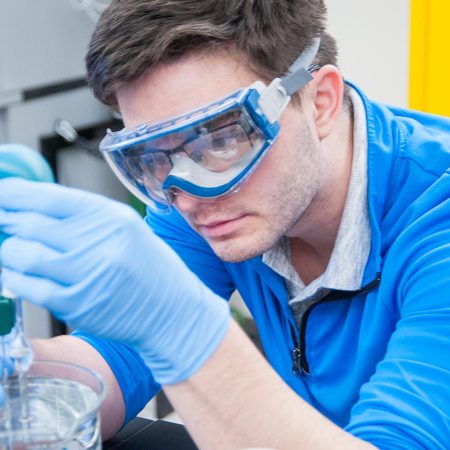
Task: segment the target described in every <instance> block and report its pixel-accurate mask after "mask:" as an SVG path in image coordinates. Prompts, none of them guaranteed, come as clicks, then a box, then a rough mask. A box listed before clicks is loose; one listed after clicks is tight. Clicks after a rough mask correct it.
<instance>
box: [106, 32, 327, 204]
mask: <svg viewBox="0 0 450 450" xmlns="http://www.w3.org/2000/svg"><path fill="white" fill-rule="evenodd" d="M319 45H320V39H319V38H315V39H313V41H312V43H311V45H310V46H309V47H308V48H306V49H305V50H304V52H303V53H302V54H301V55H300V56H299V57H298V58H297V60H296V61H295V62H294V63H293V64H292V66H291V67H290V68H289V69H288V73H287V74H286V75H285V76H284V77H282V78H275V79H274V80H273V81H272V82H271V83H270V84H269V85H268V86H266V85H265V84H264V83H263V82H262V81H256V82H255V83H253V84H252V85H251V86H249V87H247V88H245V89H244V88H243V89H239V90H238V91H236V92H233V93H232V94H230V95H228V96H227V97H225V98H222V99H220V100H218V101H216V102H213V103H211V104H208V105H204V106H202V107H200V108H197V109H195V110H193V111H190V112H188V113H186V114H182V115H180V116H177V117H175V118H170V119H168V120H165V121H162V122H158V123H149V124H143V125H139V126H137V127H134V128H131V129H128V128H125V129H123V130H121V131H117V132H111V131H108V133H107V135H106V137H105V138H104V139H103V140H102V142H101V143H100V150H101V151H102V152H103V154H104V156H105V159H106V161H107V162H108V164H109V165H110V167H111V169H112V170H113V171H114V173H115V174H116V175H117V177H118V178H119V179H120V181H121V182H122V183H123V184H124V185H125V186H126V187H127V188H128V189H129V190H130V191H131V192H132V193H133V194H134V195H136V196H137V197H138V198H139V199H140V200H142V201H143V202H144V203H146V204H147V205H149V206H150V207H151V208H153V209H155V210H156V211H158V212H160V213H167V212H170V205H171V203H172V202H173V200H174V196H175V195H177V193H179V192H187V193H188V194H190V195H193V196H196V197H200V198H202V200H203V201H204V200H205V199H207V200H216V199H219V198H223V196H224V195H228V194H231V193H233V192H236V191H237V190H238V189H239V186H240V184H241V183H242V182H243V181H244V180H245V179H246V178H247V177H248V176H249V175H250V174H251V173H252V172H253V171H254V170H255V169H256V167H257V166H258V165H259V163H260V162H261V161H262V160H263V158H264V156H265V155H266V154H267V152H268V150H269V149H270V148H271V146H272V144H273V143H274V142H275V140H276V139H277V137H278V135H279V132H280V123H279V119H280V117H281V114H282V113H283V111H284V109H285V108H286V106H287V105H288V103H289V101H290V98H291V95H292V94H294V93H295V92H297V91H298V90H300V89H301V88H302V87H303V86H305V85H306V84H307V83H308V82H309V81H310V80H312V78H313V77H312V75H311V72H313V71H314V70H317V69H318V68H320V67H319V66H317V65H315V64H314V65H312V62H313V59H314V57H315V56H316V53H317V51H318V49H319Z"/></svg>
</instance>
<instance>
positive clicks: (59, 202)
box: [0, 178, 104, 218]
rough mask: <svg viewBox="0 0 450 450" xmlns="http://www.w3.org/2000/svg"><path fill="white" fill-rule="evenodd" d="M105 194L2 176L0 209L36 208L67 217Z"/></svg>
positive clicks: (45, 212) (55, 215) (57, 216)
mask: <svg viewBox="0 0 450 450" xmlns="http://www.w3.org/2000/svg"><path fill="white" fill-rule="evenodd" d="M103 201H104V199H103V197H101V196H99V195H95V194H91V193H88V192H85V191H81V190H78V189H73V188H68V187H65V186H61V185H58V184H54V183H38V182H34V181H27V180H24V179H21V178H4V179H0V209H5V210H9V211H37V212H40V213H42V214H45V215H48V216H51V217H55V218H65V217H69V216H72V215H74V214H77V213H78V212H80V211H83V210H84V209H85V208H86V207H88V206H92V205H93V204H95V203H99V204H100V203H102V202H103Z"/></svg>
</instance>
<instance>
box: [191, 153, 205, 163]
mask: <svg viewBox="0 0 450 450" xmlns="http://www.w3.org/2000/svg"><path fill="white" fill-rule="evenodd" d="M190 156H191V159H192V160H193V161H195V162H197V163H199V162H202V161H203V160H204V159H205V155H204V153H203V152H198V151H197V152H192V153H191V154H190Z"/></svg>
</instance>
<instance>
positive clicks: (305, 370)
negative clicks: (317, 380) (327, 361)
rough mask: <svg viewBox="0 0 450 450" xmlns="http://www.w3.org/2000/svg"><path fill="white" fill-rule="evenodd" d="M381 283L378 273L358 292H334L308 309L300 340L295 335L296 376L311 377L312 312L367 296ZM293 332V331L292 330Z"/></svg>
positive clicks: (303, 321)
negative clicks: (308, 329) (309, 336)
mask: <svg viewBox="0 0 450 450" xmlns="http://www.w3.org/2000/svg"><path fill="white" fill-rule="evenodd" d="M380 281H381V273H379V272H378V273H377V274H376V277H375V279H374V280H372V281H370V282H369V283H367V284H366V285H365V286H363V287H362V288H361V289H358V290H356V291H337V290H332V291H331V292H329V293H328V294H327V295H326V296H325V297H323V298H322V299H320V300H318V301H317V302H315V303H313V304H311V305H310V306H308V307H307V309H306V310H305V312H304V313H303V317H302V318H301V323H300V334H299V339H298V341H297V339H296V337H295V336H296V333H293V337H294V349H293V350H292V371H293V372H294V374H296V375H302V374H304V375H310V373H311V372H310V367H309V363H308V360H307V358H306V326H307V322H308V317H309V316H310V314H311V311H312V310H313V309H314V308H315V307H316V306H318V305H322V304H324V303H330V302H334V301H339V300H346V299H349V298H352V297H356V296H358V295H361V294H366V293H368V292H370V291H371V290H373V289H375V288H376V287H377V286H378V285H379V284H380ZM291 331H292V332H293V330H291Z"/></svg>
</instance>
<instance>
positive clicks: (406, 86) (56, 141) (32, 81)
mask: <svg viewBox="0 0 450 450" xmlns="http://www.w3.org/2000/svg"><path fill="white" fill-rule="evenodd" d="M108 3H109V0H34V1H29V0H14V1H10V0H0V143H6V142H15V143H20V144H25V145H28V146H29V147H32V148H34V149H36V150H37V151H39V152H41V153H42V154H43V155H44V156H45V158H46V159H47V160H48V161H49V163H50V165H51V167H52V168H53V170H54V172H55V174H56V177H57V180H58V181H59V182H60V183H62V184H66V185H69V186H75V187H80V188H83V189H87V190H90V191H94V192H98V193H101V194H105V195H107V196H110V197H113V198H116V199H118V200H120V201H124V202H128V203H131V204H132V205H133V206H134V207H136V208H137V209H138V210H139V211H140V212H142V213H143V212H144V209H143V205H141V204H140V203H139V202H138V201H137V200H136V199H134V198H133V197H132V196H131V194H128V193H127V192H126V191H125V189H124V188H123V187H122V186H121V185H120V183H119V182H118V181H117V180H116V179H115V177H114V176H113V174H112V173H111V172H110V170H109V168H107V166H106V164H105V163H104V161H103V160H102V158H101V156H100V155H99V153H98V151H97V146H98V142H99V140H101V138H102V137H103V136H104V133H105V130H106V128H108V127H111V128H120V127H121V123H120V120H118V119H117V118H115V117H114V116H113V115H112V114H111V112H110V111H109V110H108V109H107V108H105V107H104V106H102V105H101V104H100V103H99V102H98V101H96V100H95V99H94V97H93V96H92V94H91V93H90V91H89V90H88V88H87V87H86V82H85V74H84V72H85V69H84V55H85V53H86V49H87V45H88V41H89V37H90V35H91V33H92V31H93V29H94V27H95V21H96V20H97V18H98V16H99V14H100V13H101V11H102V10H103V8H104V7H106V5H107V4H108ZM327 5H328V9H329V20H328V22H329V31H330V33H331V34H333V35H334V36H335V38H336V39H337V41H338V46H339V49H340V68H341V69H342V72H343V74H344V76H345V78H347V79H348V80H351V81H353V82H354V83H355V84H357V85H359V86H360V87H362V88H363V90H364V91H365V92H366V94H367V95H368V96H369V97H372V98H374V99H376V100H378V101H381V102H385V103H389V104H395V105H397V106H403V107H412V108H414V109H420V110H423V111H428V112H433V113H436V114H441V115H447V116H449V115H450V89H449V87H448V84H449V81H450V58H449V56H450V54H449V53H450V52H449V47H450V33H449V28H448V23H449V22H450V2H449V1H448V0H377V1H372V0H327ZM233 306H234V308H235V310H236V314H237V315H238V316H239V319H240V321H241V322H242V323H243V324H247V326H248V331H249V333H252V332H253V331H252V329H251V319H250V318H249V317H248V312H247V311H246V309H245V307H244V306H243V305H242V302H240V301H239V296H238V295H236V296H235V297H234V298H233ZM25 326H26V333H27V334H28V335H29V336H31V337H41V338H45V337H51V336H54V335H57V334H61V333H64V332H65V331H66V330H65V328H64V326H63V325H62V324H60V323H58V322H57V321H55V320H53V319H52V318H51V317H50V316H49V315H48V314H47V313H46V312H45V311H43V310H39V309H37V308H35V307H31V306H29V305H27V306H26V309H25ZM155 408H156V409H157V407H156V406H155V405H154V404H152V405H150V406H149V407H148V409H147V411H146V414H148V415H150V416H152V415H158V416H162V415H164V413H165V412H164V408H165V406H164V405H163V403H162V404H161V405H160V408H159V409H160V411H157V410H156V409H155ZM166 412H167V411H166Z"/></svg>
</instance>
